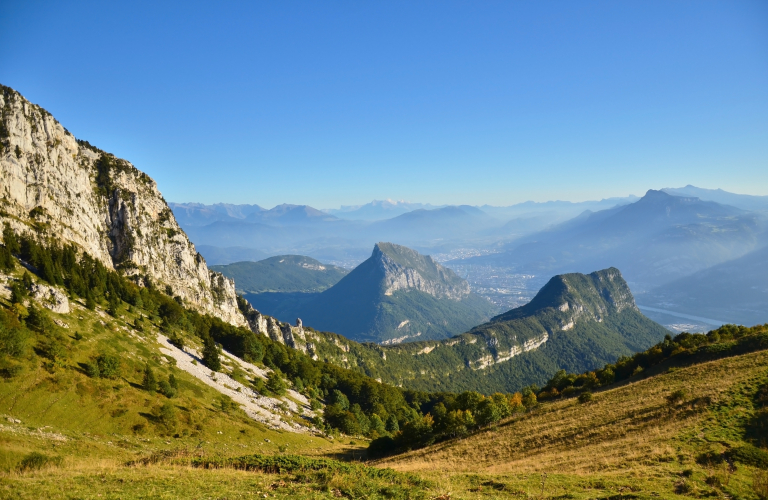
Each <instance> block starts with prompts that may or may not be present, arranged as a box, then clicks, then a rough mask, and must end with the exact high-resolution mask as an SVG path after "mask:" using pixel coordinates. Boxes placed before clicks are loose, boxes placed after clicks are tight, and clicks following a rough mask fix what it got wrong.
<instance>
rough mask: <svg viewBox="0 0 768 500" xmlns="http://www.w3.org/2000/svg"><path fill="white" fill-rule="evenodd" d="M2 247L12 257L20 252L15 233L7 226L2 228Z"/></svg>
mask: <svg viewBox="0 0 768 500" xmlns="http://www.w3.org/2000/svg"><path fill="white" fill-rule="evenodd" d="M3 245H4V246H5V248H6V249H7V250H8V251H9V252H10V253H12V254H13V255H16V254H18V253H19V252H20V251H21V246H20V245H19V240H18V238H16V233H15V232H14V231H13V229H11V226H9V225H8V224H5V225H4V226H3Z"/></svg>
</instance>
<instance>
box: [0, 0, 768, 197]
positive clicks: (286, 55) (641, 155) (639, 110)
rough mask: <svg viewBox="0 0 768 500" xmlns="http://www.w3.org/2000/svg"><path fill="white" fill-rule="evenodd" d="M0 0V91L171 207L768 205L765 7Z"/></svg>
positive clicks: (731, 1)
mask: <svg viewBox="0 0 768 500" xmlns="http://www.w3.org/2000/svg"><path fill="white" fill-rule="evenodd" d="M11 4H12V2H2V5H1V6H0V83H2V84H4V85H8V86H11V87H13V88H15V89H16V90H18V91H19V92H21V93H22V94H23V95H24V96H25V97H27V98H28V99H29V100H31V101H32V102H35V103H37V104H40V105H41V106H43V107H44V108H46V109H48V110H49V111H50V112H51V113H53V115H54V116H56V117H57V118H58V119H59V121H60V122H61V123H62V124H63V125H64V126H65V127H67V128H68V129H69V130H70V131H71V132H72V133H73V134H75V135H76V136H77V137H78V138H82V139H86V140H88V141H90V142H91V143H92V144H94V145H96V146H98V147H100V148H102V149H105V150H107V151H110V152H112V153H115V154H116V155H118V156H120V157H123V158H126V159H128V160H130V161H132V162H133V163H134V164H135V165H136V166H137V167H138V168H140V169H141V170H144V171H146V172H147V173H148V174H150V175H151V176H152V177H154V178H155V179H156V180H157V181H158V183H159V186H160V189H161V191H162V192H163V194H164V195H165V198H166V199H168V200H171V201H180V202H184V201H200V202H205V203H212V202H220V201H223V202H232V203H258V204H260V205H262V206H267V207H271V206H273V205H275V204H278V203H284V202H287V203H298V204H304V203H306V204H310V205H313V206H315V207H318V208H331V207H338V206H339V205H342V204H344V205H350V204H359V203H365V202H368V201H370V200H371V199H374V198H375V199H383V198H395V199H407V200H410V201H419V202H431V203H435V204H442V203H469V204H483V203H491V204H496V205H507V204H512V203H516V202H520V201H525V200H529V199H532V200H537V201H544V200H549V199H567V200H573V201H578V200H585V199H595V198H602V197H609V196H623V195H627V194H630V193H632V194H642V193H643V192H645V191H646V190H647V189H649V188H662V187H671V186H673V187H676V186H682V185H685V184H689V183H690V184H695V185H697V186H701V187H709V188H714V187H722V188H724V189H727V190H730V191H736V192H743V193H751V194H768V2H765V1H762V0H760V1H734V0H729V1H722V2H709V1H704V0H695V1H690V2H686V1H668V0H664V1H659V2H653V1H649V0H643V1H638V2H633V1H609V2H586V1H577V2H574V1H535V2H534V1H531V2H522V1H512V0H505V1H503V2H491V1H480V2H477V1H467V2H448V1H438V2H421V1H418V2H413V1H409V2H395V1H389V0H388V1H350V2H332V1H321V2H318V1H312V2H295V1H279V2H275V1H269V2H268V1H262V2H256V1H252V2H241V3H234V2H199V3H198V2H189V1H185V2H178V3H175V4H172V3H171V2H156V1H153V2H136V1H132V2H123V4H124V5H117V2H93V3H86V2H35V1H25V2H14V4H15V5H11Z"/></svg>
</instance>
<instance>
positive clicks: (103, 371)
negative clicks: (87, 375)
mask: <svg viewBox="0 0 768 500" xmlns="http://www.w3.org/2000/svg"><path fill="white" fill-rule="evenodd" d="M96 364H97V365H98V367H99V373H100V376H101V377H102V378H109V379H115V378H117V377H119V376H120V358H118V357H117V356H115V355H113V354H102V355H101V356H99V357H98V358H96Z"/></svg>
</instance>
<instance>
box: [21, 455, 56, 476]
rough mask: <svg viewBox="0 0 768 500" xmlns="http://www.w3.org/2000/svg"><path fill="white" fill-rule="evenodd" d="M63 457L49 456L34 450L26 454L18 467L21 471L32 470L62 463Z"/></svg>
mask: <svg viewBox="0 0 768 500" xmlns="http://www.w3.org/2000/svg"><path fill="white" fill-rule="evenodd" d="M61 463H62V459H61V457H49V456H48V455H45V454H43V453H40V452H37V451H33V452H32V453H29V454H27V455H25V456H24V458H22V459H21V462H19V465H18V466H17V467H16V470H18V471H19V472H31V471H36V470H40V469H43V468H45V467H49V466H53V465H61Z"/></svg>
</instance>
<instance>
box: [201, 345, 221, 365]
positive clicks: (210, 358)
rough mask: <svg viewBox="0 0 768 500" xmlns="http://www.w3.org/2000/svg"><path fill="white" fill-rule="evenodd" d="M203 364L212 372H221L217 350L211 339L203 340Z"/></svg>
mask: <svg viewBox="0 0 768 500" xmlns="http://www.w3.org/2000/svg"><path fill="white" fill-rule="evenodd" d="M203 364H204V365H205V366H207V367H208V368H209V369H210V370H212V371H215V372H217V371H219V370H221V360H220V359H219V348H218V347H217V346H216V342H215V341H214V340H213V338H212V337H210V336H208V337H205V338H204V339H203Z"/></svg>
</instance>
